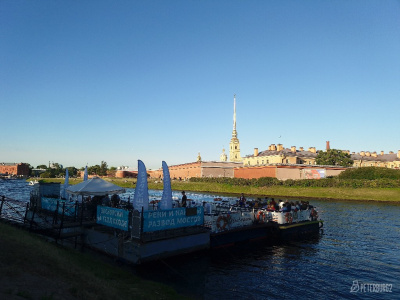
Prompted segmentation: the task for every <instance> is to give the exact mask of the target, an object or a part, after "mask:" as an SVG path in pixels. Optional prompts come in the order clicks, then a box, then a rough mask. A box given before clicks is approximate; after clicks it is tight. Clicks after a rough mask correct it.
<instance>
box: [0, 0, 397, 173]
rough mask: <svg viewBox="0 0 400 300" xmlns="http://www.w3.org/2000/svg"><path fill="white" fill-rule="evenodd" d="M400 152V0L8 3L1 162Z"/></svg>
mask: <svg viewBox="0 0 400 300" xmlns="http://www.w3.org/2000/svg"><path fill="white" fill-rule="evenodd" d="M234 94H236V101H237V104H236V107H237V131H238V137H239V140H240V145H241V154H242V156H245V155H249V154H252V153H253V149H254V148H256V147H257V148H259V150H260V151H262V150H265V149H267V148H268V146H269V145H270V144H278V143H281V144H283V145H284V146H285V147H290V146H297V147H304V148H308V147H316V148H317V149H325V143H326V141H330V144H331V147H332V148H337V149H343V150H350V151H355V152H359V151H363V150H364V151H385V152H389V151H397V150H400V133H399V132H400V131H399V128H400V118H399V112H400V110H399V108H400V1H389V0H384V1H378V0H375V1H364V0H359V1H351V0H350V1H311V0H310V1H252V0H250V1H244V0H242V1H237V0H236V1H235V0H233V1H188V0H185V1H172V0H171V1H111V0H110V1H94V0H92V1H46V0H41V1H27V0H26V1H20V0H12V1H11V0H0V105H1V118H0V120H1V124H2V127H1V130H0V142H1V147H0V162H27V163H30V164H31V165H33V166H37V165H39V164H48V162H49V161H52V162H58V163H60V164H62V165H64V166H65V167H66V166H75V167H78V168H80V167H83V166H85V165H86V164H88V165H89V166H90V165H95V164H100V162H101V161H106V162H107V163H108V165H109V166H116V167H117V166H120V165H125V166H130V167H134V168H136V167H137V160H138V159H141V160H143V162H144V163H145V165H146V167H147V169H155V168H160V167H161V162H162V161H163V160H165V161H166V162H167V164H168V165H174V164H180V163H187V162H193V161H195V160H196V157H197V154H198V152H200V154H201V156H202V159H203V160H206V161H211V160H219V156H220V154H221V152H222V148H223V147H224V148H225V149H226V151H227V152H228V149H229V141H230V139H231V136H232V124H233V122H232V117H233V95H234Z"/></svg>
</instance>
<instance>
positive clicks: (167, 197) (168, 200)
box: [160, 161, 172, 209]
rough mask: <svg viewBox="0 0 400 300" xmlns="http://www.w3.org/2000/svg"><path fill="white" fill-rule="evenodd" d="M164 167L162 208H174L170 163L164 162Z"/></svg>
mask: <svg viewBox="0 0 400 300" xmlns="http://www.w3.org/2000/svg"><path fill="white" fill-rule="evenodd" d="M162 168H163V183H164V190H163V194H162V198H161V202H160V205H161V209H172V189H171V177H170V176H169V169H168V165H167V163H166V162H165V161H163V162H162Z"/></svg>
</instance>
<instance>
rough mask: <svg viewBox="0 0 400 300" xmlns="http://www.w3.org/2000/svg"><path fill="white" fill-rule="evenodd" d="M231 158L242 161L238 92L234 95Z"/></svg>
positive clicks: (230, 145)
mask: <svg viewBox="0 0 400 300" xmlns="http://www.w3.org/2000/svg"><path fill="white" fill-rule="evenodd" d="M229 160H230V161H236V162H240V161H242V158H241V157H240V143H239V139H238V138H237V131H236V94H234V95H233V131H232V138H231V142H230V143H229Z"/></svg>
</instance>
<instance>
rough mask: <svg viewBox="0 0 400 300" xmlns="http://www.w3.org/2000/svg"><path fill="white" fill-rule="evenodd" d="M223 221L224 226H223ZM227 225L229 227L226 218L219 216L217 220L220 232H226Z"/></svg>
mask: <svg viewBox="0 0 400 300" xmlns="http://www.w3.org/2000/svg"><path fill="white" fill-rule="evenodd" d="M221 221H222V225H221ZM226 225H228V219H227V218H226V217H225V216H219V217H218V219H217V228H218V229H219V230H225V227H226Z"/></svg>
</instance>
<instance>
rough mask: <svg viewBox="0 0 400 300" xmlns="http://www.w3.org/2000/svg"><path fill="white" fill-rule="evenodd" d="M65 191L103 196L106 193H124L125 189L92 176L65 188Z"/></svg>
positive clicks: (74, 193)
mask: <svg viewBox="0 0 400 300" xmlns="http://www.w3.org/2000/svg"><path fill="white" fill-rule="evenodd" d="M67 193H69V194H73V195H93V196H104V195H107V194H120V193H125V189H124V188H122V187H120V186H118V185H115V184H113V183H111V182H108V181H105V180H103V179H101V178H100V177H93V178H91V179H89V180H86V181H83V182H81V183H78V184H76V185H72V186H70V187H68V188H67Z"/></svg>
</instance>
